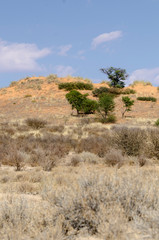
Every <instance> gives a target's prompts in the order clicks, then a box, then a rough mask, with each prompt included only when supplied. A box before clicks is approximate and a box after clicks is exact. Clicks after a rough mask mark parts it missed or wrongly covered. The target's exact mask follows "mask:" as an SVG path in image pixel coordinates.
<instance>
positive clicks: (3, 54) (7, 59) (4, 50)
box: [0, 40, 51, 72]
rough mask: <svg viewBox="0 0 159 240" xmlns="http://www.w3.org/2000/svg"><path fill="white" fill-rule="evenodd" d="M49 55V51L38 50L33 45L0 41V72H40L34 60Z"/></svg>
mask: <svg viewBox="0 0 159 240" xmlns="http://www.w3.org/2000/svg"><path fill="white" fill-rule="evenodd" d="M50 53H51V50H50V49H48V48H43V49H41V50H40V49H38V47H37V46H36V45H35V44H27V43H7V42H5V41H2V40H0V72H6V71H25V70H40V69H41V67H40V66H39V64H38V63H37V62H36V60H37V59H39V58H43V57H45V56H47V55H48V54H50Z"/></svg>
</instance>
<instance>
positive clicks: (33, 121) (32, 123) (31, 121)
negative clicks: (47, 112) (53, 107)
mask: <svg viewBox="0 0 159 240" xmlns="http://www.w3.org/2000/svg"><path fill="white" fill-rule="evenodd" d="M26 124H27V125H28V126H29V127H31V128H33V129H40V128H43V127H45V125H46V124H47V122H46V121H44V120H42V119H37V118H28V119H27V120H26Z"/></svg>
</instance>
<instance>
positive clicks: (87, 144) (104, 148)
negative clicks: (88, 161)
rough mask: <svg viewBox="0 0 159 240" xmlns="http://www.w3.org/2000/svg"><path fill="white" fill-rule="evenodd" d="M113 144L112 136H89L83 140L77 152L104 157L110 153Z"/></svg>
mask: <svg viewBox="0 0 159 240" xmlns="http://www.w3.org/2000/svg"><path fill="white" fill-rule="evenodd" d="M111 144H112V139H111V136H110V134H109V132H108V134H102V135H101V136H89V137H87V138H84V139H81V141H80V142H79V144H78V145H77V147H76V151H77V152H79V153H81V152H91V153H94V154H96V155H98V156H99V157H104V155H105V154H106V153H107V152H108V150H109V149H110V147H111Z"/></svg>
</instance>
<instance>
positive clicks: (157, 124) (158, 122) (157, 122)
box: [155, 119, 159, 127]
mask: <svg viewBox="0 0 159 240" xmlns="http://www.w3.org/2000/svg"><path fill="white" fill-rule="evenodd" d="M155 125H156V126H157V127H158V126H159V119H157V120H156V122H155Z"/></svg>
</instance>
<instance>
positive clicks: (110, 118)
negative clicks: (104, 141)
mask: <svg viewBox="0 0 159 240" xmlns="http://www.w3.org/2000/svg"><path fill="white" fill-rule="evenodd" d="M116 121H117V119H116V116H115V115H113V114H111V115H108V117H107V119H106V121H105V123H115V122H116Z"/></svg>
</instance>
